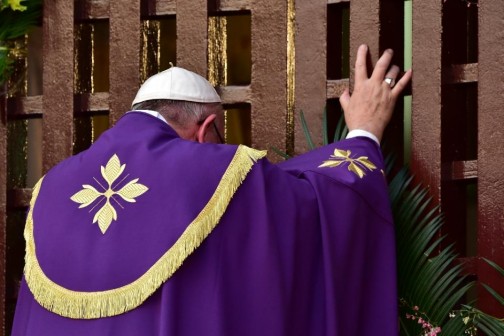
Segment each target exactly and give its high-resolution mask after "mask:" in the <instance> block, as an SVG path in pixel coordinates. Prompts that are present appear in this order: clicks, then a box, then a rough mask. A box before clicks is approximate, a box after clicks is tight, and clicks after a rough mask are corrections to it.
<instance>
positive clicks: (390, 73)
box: [384, 65, 399, 88]
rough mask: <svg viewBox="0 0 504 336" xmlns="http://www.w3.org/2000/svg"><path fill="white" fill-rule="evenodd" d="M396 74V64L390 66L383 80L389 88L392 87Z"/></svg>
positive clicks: (397, 71)
mask: <svg viewBox="0 0 504 336" xmlns="http://www.w3.org/2000/svg"><path fill="white" fill-rule="evenodd" d="M397 75H399V67H398V66H397V65H393V66H392V67H390V69H389V71H387V74H386V75H385V79H384V82H385V83H387V85H389V86H390V87H391V88H393V87H394V85H395V82H396V78H397Z"/></svg>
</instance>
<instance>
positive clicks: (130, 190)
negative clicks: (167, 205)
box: [70, 154, 149, 234]
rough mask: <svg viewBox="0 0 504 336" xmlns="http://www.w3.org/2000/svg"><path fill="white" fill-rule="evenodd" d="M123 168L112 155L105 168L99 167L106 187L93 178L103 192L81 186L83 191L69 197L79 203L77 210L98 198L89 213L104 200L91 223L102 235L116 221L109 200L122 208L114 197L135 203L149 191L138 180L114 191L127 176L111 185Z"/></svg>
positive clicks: (115, 215)
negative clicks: (98, 228) (97, 227)
mask: <svg viewBox="0 0 504 336" xmlns="http://www.w3.org/2000/svg"><path fill="white" fill-rule="evenodd" d="M125 168H126V164H123V165H121V162H120V161H119V157H118V156H117V155H116V154H114V155H113V156H112V157H111V158H110V160H109V161H108V162H107V165H106V166H105V167H104V166H101V174H102V176H103V178H104V179H105V181H107V184H108V187H107V188H105V187H104V186H103V185H102V184H101V183H100V182H99V181H98V180H97V179H96V178H94V177H93V179H94V180H95V181H96V183H98V185H99V186H100V187H101V188H102V189H103V192H99V191H98V190H96V188H94V187H93V186H91V185H89V184H83V185H82V188H83V189H82V190H80V191H78V192H77V193H75V194H74V195H73V196H72V197H70V199H71V200H72V201H74V202H76V203H80V206H79V209H80V208H85V207H87V206H88V205H90V204H91V203H93V202H94V201H95V200H96V199H97V198H99V197H100V200H99V202H98V203H97V204H96V205H95V206H94V207H92V208H91V210H89V212H91V211H93V209H94V208H96V207H97V206H98V205H100V204H101V203H102V202H103V200H105V204H104V205H103V206H102V207H101V208H100V209H99V210H98V211H97V212H96V214H95V216H94V218H93V223H96V222H98V226H99V227H100V230H101V232H102V233H103V234H105V232H106V231H107V229H108V227H109V226H110V224H111V223H112V220H117V212H116V210H115V208H114V206H113V205H112V204H111V203H110V200H111V199H112V200H114V201H115V202H116V203H117V204H118V205H119V206H120V207H121V208H123V206H122V205H121V203H119V201H118V200H117V197H114V196H116V195H119V196H121V198H122V199H123V200H125V201H126V202H130V203H135V202H136V200H135V198H136V197H138V196H140V195H142V194H143V193H145V192H146V191H147V190H149V188H147V187H146V186H145V185H143V184H140V183H137V182H138V180H139V179H138V178H136V179H133V180H131V181H129V182H128V183H126V184H125V185H124V186H123V187H122V188H121V189H119V190H116V189H117V187H118V186H119V185H120V184H121V183H122V182H123V181H124V180H125V179H126V178H127V177H128V176H129V174H128V175H126V176H125V177H123V179H122V180H121V181H119V182H118V183H117V184H116V185H115V186H113V185H112V184H113V183H114V182H115V180H117V178H118V177H119V176H120V175H121V174H122V173H123V172H124V169H125Z"/></svg>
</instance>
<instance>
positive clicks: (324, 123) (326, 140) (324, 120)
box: [322, 106, 329, 146]
mask: <svg viewBox="0 0 504 336" xmlns="http://www.w3.org/2000/svg"><path fill="white" fill-rule="evenodd" d="M322 143H323V145H324V146H325V145H328V144H329V137H328V134H327V106H324V113H323V114H322Z"/></svg>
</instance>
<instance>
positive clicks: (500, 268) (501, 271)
mask: <svg viewBox="0 0 504 336" xmlns="http://www.w3.org/2000/svg"><path fill="white" fill-rule="evenodd" d="M483 260H484V261H485V262H486V263H487V264H489V265H490V266H492V267H493V268H495V269H496V270H497V271H498V272H499V273H500V274H501V275H502V276H504V268H502V267H500V266H499V265H497V264H496V263H494V262H493V261H491V260H488V259H486V258H483Z"/></svg>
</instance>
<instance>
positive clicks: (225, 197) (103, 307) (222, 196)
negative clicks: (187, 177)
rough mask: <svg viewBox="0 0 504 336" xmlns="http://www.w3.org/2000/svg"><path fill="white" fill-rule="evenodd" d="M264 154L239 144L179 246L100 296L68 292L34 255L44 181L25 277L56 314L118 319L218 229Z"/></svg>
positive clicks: (29, 230) (29, 227) (29, 228)
mask: <svg viewBox="0 0 504 336" xmlns="http://www.w3.org/2000/svg"><path fill="white" fill-rule="evenodd" d="M265 155H266V151H258V150H254V149H252V148H248V147H246V146H241V145H240V146H239V147H238V149H237V151H236V153H235V155H234V157H233V159H232V160H231V163H230V164H229V166H228V168H227V169H226V171H225V172H224V175H223V176H222V178H221V180H220V182H219V184H218V186H217V188H216V189H215V192H214V194H213V195H212V197H211V198H210V200H209V201H208V203H207V204H206V205H205V207H204V208H203V210H201V212H200V213H199V214H198V216H197V217H196V218H195V219H194V220H193V221H192V222H191V223H190V224H189V225H188V226H187V228H186V230H185V231H184V232H183V233H182V235H181V236H180V237H179V239H178V240H177V241H176V242H175V244H173V246H172V247H171V248H170V249H169V250H168V251H167V252H166V253H165V254H164V255H163V256H162V257H161V258H160V259H159V260H158V261H157V262H156V263H155V264H154V265H153V266H152V267H151V268H150V269H149V270H147V272H145V273H144V274H143V275H142V276H140V277H139V278H138V279H136V280H135V281H133V282H132V283H130V284H128V285H125V286H122V287H119V288H115V289H111V290H106V291H100V292H78V291H72V290H69V289H66V288H64V287H62V286H60V285H58V284H56V283H55V282H53V281H52V280H51V279H49V278H48V277H47V276H46V275H45V274H44V272H43V270H42V269H41V267H40V264H39V262H38V260H37V256H36V253H35V241H34V237H33V225H34V223H33V207H34V205H35V202H36V199H37V196H38V194H39V191H40V186H41V184H42V180H43V177H42V178H41V179H40V181H39V182H38V183H37V184H36V185H35V187H34V190H33V196H32V199H31V201H30V211H29V213H28V218H27V220H26V227H25V232H24V236H25V240H26V256H25V263H26V264H25V270H24V274H25V279H26V282H27V284H28V287H29V288H30V291H31V292H32V293H33V295H34V297H35V300H36V301H37V302H38V303H39V304H40V305H41V306H43V307H45V308H46V309H48V310H49V311H51V312H53V313H56V314H58V315H61V316H65V317H69V318H76V319H94V318H100V317H108V316H114V315H119V314H122V313H125V312H127V311H130V310H132V309H135V308H136V307H138V306H140V305H141V304H142V302H144V301H145V300H146V299H147V298H148V297H149V296H150V295H152V294H153V293H154V291H156V290H157V289H158V288H159V287H160V286H161V285H162V284H163V283H164V282H165V281H167V280H168V279H169V278H170V277H171V276H172V275H173V274H174V273H175V271H176V270H177V269H178V268H179V267H180V266H181V265H182V263H183V262H184V260H185V259H186V258H187V257H188V256H189V255H190V254H191V253H192V252H193V251H195V250H196V249H197V248H198V247H199V246H200V244H201V243H202V242H203V240H205V238H206V237H207V236H208V235H209V234H210V233H211V232H212V230H213V229H214V228H215V227H216V226H217V224H218V223H219V220H220V218H221V217H222V215H223V214H224V212H225V211H226V208H227V206H228V205H229V202H230V201H231V199H232V197H233V195H234V193H235V192H236V190H237V189H238V187H239V186H240V185H241V183H242V182H243V181H244V180H245V178H246V176H247V174H248V173H249V172H250V170H251V169H252V167H253V165H254V163H255V162H256V161H257V160H259V159H261V158H263V157H264V156H265Z"/></svg>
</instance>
